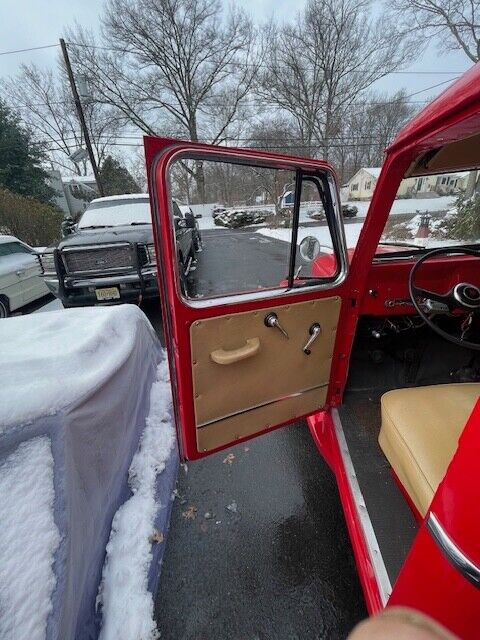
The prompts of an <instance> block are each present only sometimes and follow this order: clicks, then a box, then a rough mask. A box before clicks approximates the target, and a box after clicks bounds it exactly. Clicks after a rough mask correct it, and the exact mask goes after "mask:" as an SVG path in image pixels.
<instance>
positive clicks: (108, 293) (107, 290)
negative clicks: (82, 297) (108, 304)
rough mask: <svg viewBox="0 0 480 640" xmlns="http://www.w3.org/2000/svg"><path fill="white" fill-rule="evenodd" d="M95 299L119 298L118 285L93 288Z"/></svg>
mask: <svg viewBox="0 0 480 640" xmlns="http://www.w3.org/2000/svg"><path fill="white" fill-rule="evenodd" d="M95 295H96V296H97V300H119V299H120V291H119V290H118V287H104V288H103V289H95Z"/></svg>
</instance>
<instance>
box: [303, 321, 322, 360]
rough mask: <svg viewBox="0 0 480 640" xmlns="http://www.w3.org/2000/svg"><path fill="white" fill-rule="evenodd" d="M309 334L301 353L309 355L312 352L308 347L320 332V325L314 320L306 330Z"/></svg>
mask: <svg viewBox="0 0 480 640" xmlns="http://www.w3.org/2000/svg"><path fill="white" fill-rule="evenodd" d="M308 333H309V334H310V337H309V339H308V340H307V343H306V345H305V346H304V347H303V353H304V354H305V355H307V356H309V355H310V354H311V353H312V352H311V351H310V347H311V346H312V344H313V343H314V342H315V340H316V339H317V338H318V336H319V335H320V334H321V333H322V327H321V326H320V325H319V324H318V322H314V323H313V324H312V326H311V327H310V329H309V330H308Z"/></svg>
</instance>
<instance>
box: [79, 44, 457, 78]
mask: <svg viewBox="0 0 480 640" xmlns="http://www.w3.org/2000/svg"><path fill="white" fill-rule="evenodd" d="M67 45H69V46H73V47H83V48H84V49H99V50H102V51H112V52H117V53H131V54H133V55H135V51H132V50H131V49H127V48H123V47H106V46H103V45H98V44H85V43H84V42H67ZM225 65H232V66H238V67H264V68H270V67H269V65H266V64H255V63H253V62H251V63H248V62H240V61H233V60H232V61H231V62H226V63H225ZM365 71H367V70H364V69H352V70H351V71H350V73H362V74H363V73H365ZM462 73H464V71H413V70H403V71H389V72H388V73H386V74H385V75H444V76H445V75H448V76H452V75H461V74H462Z"/></svg>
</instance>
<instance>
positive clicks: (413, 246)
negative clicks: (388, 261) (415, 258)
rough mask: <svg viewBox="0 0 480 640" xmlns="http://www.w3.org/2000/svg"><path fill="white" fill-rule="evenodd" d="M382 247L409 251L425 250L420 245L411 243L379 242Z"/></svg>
mask: <svg viewBox="0 0 480 640" xmlns="http://www.w3.org/2000/svg"><path fill="white" fill-rule="evenodd" d="M378 244H381V245H382V246H393V247H407V249H408V248H411V249H426V248H427V247H424V246H423V245H422V244H414V243H413V242H394V241H390V242H379V243H378Z"/></svg>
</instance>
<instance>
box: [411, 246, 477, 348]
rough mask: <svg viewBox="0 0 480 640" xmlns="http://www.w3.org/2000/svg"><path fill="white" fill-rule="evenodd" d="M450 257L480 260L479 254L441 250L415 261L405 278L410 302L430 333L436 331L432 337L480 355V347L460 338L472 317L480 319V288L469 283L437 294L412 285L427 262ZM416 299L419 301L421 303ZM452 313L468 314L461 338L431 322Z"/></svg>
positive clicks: (467, 250)
mask: <svg viewBox="0 0 480 640" xmlns="http://www.w3.org/2000/svg"><path fill="white" fill-rule="evenodd" d="M452 254H455V255H458V254H460V255H467V256H475V257H476V258H480V251H477V250H476V249H463V248H453V247H452V248H450V247H442V248H441V249H434V250H433V251H429V252H428V253H426V254H424V255H423V256H422V257H421V258H420V260H417V262H416V263H415V265H414V266H413V268H412V270H411V271H410V275H409V278H408V290H409V293H410V298H411V299H412V303H413V306H414V307H415V309H416V310H417V313H418V314H419V316H420V317H421V318H422V320H424V321H425V323H426V324H427V325H428V326H429V327H430V328H431V329H433V331H435V333H438V335H439V336H441V337H442V338H445V340H448V341H449V342H453V344H456V345H459V346H460V347H465V348H467V349H475V350H476V351H480V343H478V342H470V341H469V340H464V339H463V336H464V335H466V333H467V332H468V330H469V328H470V325H471V324H472V321H473V319H474V316H475V315H478V316H480V288H479V287H477V286H476V285H474V284H470V283H469V282H459V283H458V284H456V285H455V286H454V287H452V288H451V289H450V291H448V292H447V293H437V292H435V291H428V290H427V289H423V288H421V287H417V286H416V285H415V276H416V275H417V273H418V271H419V269H420V268H421V267H422V266H423V264H424V263H425V262H427V260H429V259H430V258H433V257H434V256H435V257H438V256H441V255H452ZM419 298H420V299H421V301H420V302H419ZM454 311H463V312H467V313H468V315H467V316H466V318H464V320H463V322H462V325H461V331H462V333H461V335H460V337H457V336H454V335H452V334H451V333H448V332H447V331H444V330H443V329H441V328H440V327H439V326H438V324H436V323H435V322H434V321H433V319H432V317H434V316H435V315H436V314H452V313H453V312H454Z"/></svg>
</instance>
